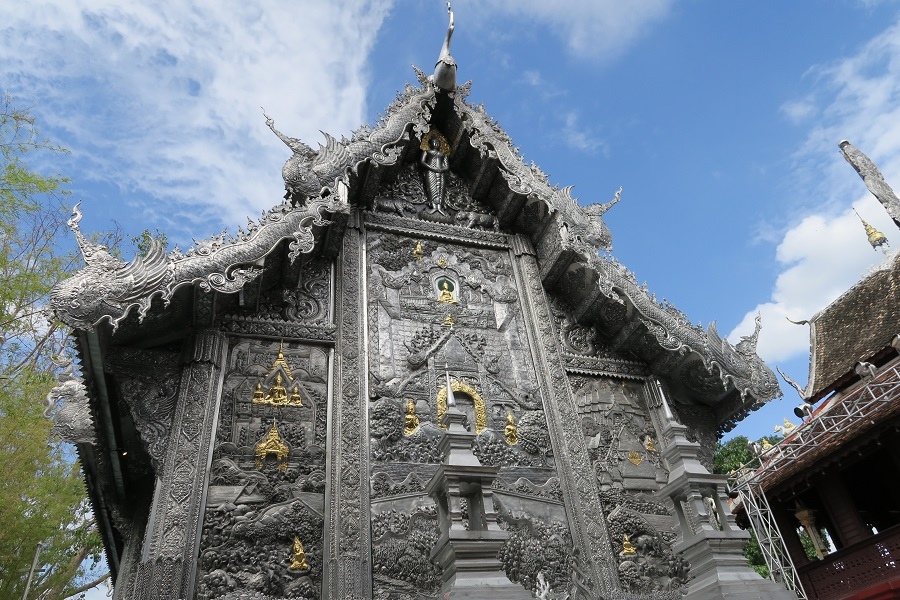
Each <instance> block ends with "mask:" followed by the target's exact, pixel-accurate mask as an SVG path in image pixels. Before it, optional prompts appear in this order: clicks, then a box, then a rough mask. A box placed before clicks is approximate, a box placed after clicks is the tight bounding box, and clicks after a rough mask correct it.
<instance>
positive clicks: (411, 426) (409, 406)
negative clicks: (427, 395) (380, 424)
mask: <svg viewBox="0 0 900 600" xmlns="http://www.w3.org/2000/svg"><path fill="white" fill-rule="evenodd" d="M418 428H419V417H417V416H416V403H415V402H413V401H412V400H407V401H406V417H405V419H404V426H403V435H412V434H413V433H415V432H416V429H418Z"/></svg>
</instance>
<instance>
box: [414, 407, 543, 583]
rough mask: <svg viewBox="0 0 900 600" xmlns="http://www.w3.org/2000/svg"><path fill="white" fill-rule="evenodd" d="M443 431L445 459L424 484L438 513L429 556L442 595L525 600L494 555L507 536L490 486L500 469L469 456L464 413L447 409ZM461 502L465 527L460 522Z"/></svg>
mask: <svg viewBox="0 0 900 600" xmlns="http://www.w3.org/2000/svg"><path fill="white" fill-rule="evenodd" d="M441 422H442V424H443V425H445V426H446V427H447V432H446V433H445V434H444V436H443V437H442V438H441V441H440V442H439V448H440V450H441V452H442V454H443V455H444V461H443V462H442V463H441V465H440V466H439V467H438V470H437V472H436V473H435V474H434V476H433V477H432V478H431V480H430V481H429V482H428V485H426V486H425V491H426V492H427V493H428V495H429V496H431V497H432V498H433V499H434V501H435V504H436V505H437V510H438V522H439V523H440V527H441V536H440V537H439V538H438V541H437V543H436V544H435V546H434V549H433V550H432V551H431V558H432V560H434V561H435V562H436V563H438V564H439V565H440V566H441V568H442V569H443V575H442V578H443V585H442V587H441V595H442V597H447V598H458V599H459V600H467V599H471V600H476V599H478V600H480V599H482V598H496V599H497V600H528V599H530V598H531V597H532V596H531V592H529V591H527V590H526V589H525V588H524V587H522V586H521V585H518V584H516V583H513V582H512V581H510V580H509V577H507V576H506V573H504V572H503V565H502V564H501V563H500V560H499V558H498V555H499V553H500V549H501V548H502V547H503V544H504V543H505V542H506V540H507V539H508V538H509V534H508V533H507V532H506V531H504V530H503V529H501V528H500V525H499V524H498V523H497V515H496V512H495V511H494V503H493V499H492V495H491V484H492V483H493V482H494V480H495V479H496V478H497V474H498V473H499V472H500V467H488V466H484V465H482V464H481V462H480V461H479V460H478V457H476V456H475V454H474V453H473V452H472V444H473V443H474V441H475V434H474V433H472V432H471V431H469V430H468V428H467V427H466V415H465V413H463V412H461V411H460V410H459V409H458V408H456V406H448V408H447V410H446V412H444V414H443V415H442V417H441ZM462 500H465V502H466V509H467V513H468V523H466V522H464V521H463V513H462V510H461V509H462Z"/></svg>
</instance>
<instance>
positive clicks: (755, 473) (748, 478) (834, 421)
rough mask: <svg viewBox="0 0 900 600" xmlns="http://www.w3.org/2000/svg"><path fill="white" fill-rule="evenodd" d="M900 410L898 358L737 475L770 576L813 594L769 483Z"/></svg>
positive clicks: (735, 486)
mask: <svg viewBox="0 0 900 600" xmlns="http://www.w3.org/2000/svg"><path fill="white" fill-rule="evenodd" d="M898 412H900V369H898V365H897V363H896V361H895V362H894V363H892V364H891V365H889V366H887V367H885V368H883V369H882V370H881V372H880V373H877V374H876V375H875V376H874V377H871V378H867V379H864V380H863V381H861V382H860V383H859V384H858V385H857V386H855V387H853V388H851V389H849V390H848V391H847V392H845V393H844V394H842V395H840V396H835V397H834V398H832V399H829V400H828V401H826V402H825V403H823V404H822V405H821V406H820V407H819V408H818V409H817V410H816V411H815V412H813V413H812V415H810V416H809V417H808V418H807V419H806V421H804V422H803V423H802V424H800V425H799V426H798V427H797V428H796V429H794V430H793V431H791V432H790V433H789V434H788V435H787V437H786V438H785V439H783V440H782V441H781V442H779V443H778V445H776V446H775V447H774V448H772V449H771V450H767V451H765V452H763V453H762V454H761V456H760V457H759V458H757V459H754V461H753V462H751V463H750V464H748V465H745V466H744V467H742V468H741V469H739V471H738V472H736V473H734V474H733V476H732V477H731V480H730V481H731V485H732V490H733V491H736V492H737V493H738V495H739V498H740V499H741V502H743V504H744V508H745V510H746V511H747V516H748V517H749V519H750V523H751V525H752V527H753V530H754V532H755V533H756V537H757V540H758V541H759V547H760V550H761V551H762V555H763V559H764V560H765V562H766V565H767V566H768V567H769V572H770V573H771V575H770V577H771V578H772V579H773V580H774V581H778V582H779V583H782V584H783V585H784V586H785V587H786V588H787V589H789V590H793V591H795V592H796V593H797V596H798V597H799V598H803V599H804V600H806V598H807V595H806V592H805V591H804V589H803V585H802V584H801V582H800V579H799V577H798V576H797V570H796V568H795V566H794V563H793V561H792V560H791V557H790V554H789V552H788V549H787V546H786V545H785V543H784V538H783V536H782V533H781V530H780V529H779V527H778V524H777V523H776V522H775V519H774V517H773V515H772V511H771V508H770V506H769V502H768V499H767V498H766V494H765V491H764V487H766V486H771V485H774V484H776V483H780V482H781V481H784V480H786V479H787V478H789V477H791V476H792V475H793V474H795V473H796V472H798V471H800V470H801V469H802V468H804V467H808V466H809V465H807V464H805V462H806V461H805V460H804V459H806V458H807V457H809V456H810V455H812V454H813V453H815V452H821V453H824V452H828V451H830V449H829V448H827V444H826V442H829V441H830V442H833V441H834V440H839V442H840V443H843V442H844V441H845V440H851V439H853V438H855V437H856V435H857V434H859V433H860V432H862V431H864V430H866V429H868V428H869V427H871V426H873V425H875V424H876V423H878V422H879V421H881V420H883V419H885V418H887V417H890V416H892V415H893V414H894V413H898Z"/></svg>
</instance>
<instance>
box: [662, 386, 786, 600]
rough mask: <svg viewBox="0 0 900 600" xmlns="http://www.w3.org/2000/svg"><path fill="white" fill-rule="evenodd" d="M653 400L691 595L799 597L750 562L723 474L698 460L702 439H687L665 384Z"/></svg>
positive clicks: (698, 598) (708, 598)
mask: <svg viewBox="0 0 900 600" xmlns="http://www.w3.org/2000/svg"><path fill="white" fill-rule="evenodd" d="M655 395H656V398H654V399H655V400H656V401H655V402H651V403H650V405H651V407H652V408H653V409H655V410H656V412H657V415H656V418H657V420H658V421H659V422H660V423H662V425H663V431H662V436H661V437H662V438H663V439H662V442H663V444H664V446H665V447H664V449H663V451H662V455H663V459H664V460H665V461H666V464H667V465H668V467H669V481H668V483H667V484H666V485H665V487H663V488H662V489H661V490H660V491H659V492H658V495H659V496H661V497H668V498H670V499H671V500H672V503H673V504H674V505H675V514H676V516H677V519H678V526H679V528H680V530H681V539H680V540H679V541H678V542H676V543H675V545H674V546H673V547H672V549H673V550H674V551H675V552H677V553H680V554H682V555H683V556H684V558H685V560H686V561H687V562H688V564H689V565H690V573H691V576H692V578H691V580H690V582H689V583H688V585H687V593H686V597H687V598H689V599H690V600H721V599H723V598H725V599H734V600H738V599H744V598H747V599H748V600H749V599H750V598H754V599H765V600H796V598H797V595H796V594H794V593H793V592H789V591H788V590H787V589H785V588H784V587H783V586H781V585H779V584H778V583H775V582H774V581H770V580H766V579H762V578H761V577H760V576H759V574H758V573H757V572H756V571H754V570H753V569H751V568H750V567H749V566H748V565H747V559H746V558H744V554H743V552H744V545H745V544H746V543H747V541H748V540H749V539H750V534H749V533H747V532H746V531H743V530H741V529H740V528H738V527H737V525H736V524H735V521H734V515H732V514H731V512H730V511H728V510H726V508H725V507H726V503H725V502H724V498H725V488H726V480H727V478H726V477H725V476H724V475H715V474H712V473H710V472H709V471H708V470H707V469H706V467H704V466H703V464H702V463H701V462H700V460H699V453H700V444H698V443H696V442H691V441H690V440H688V439H687V436H686V433H687V428H686V427H685V426H684V425H681V424H680V423H678V422H677V421H675V419H674V417H673V416H672V412H671V410H670V408H669V406H668V403H667V401H666V399H665V396H664V395H663V393H662V389H661V388H660V387H659V386H656V392H655Z"/></svg>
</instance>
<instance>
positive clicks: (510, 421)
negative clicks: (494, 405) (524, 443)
mask: <svg viewBox="0 0 900 600" xmlns="http://www.w3.org/2000/svg"><path fill="white" fill-rule="evenodd" d="M503 435H504V436H505V437H506V443H507V444H509V445H510V446H515V445H516V444H518V443H519V428H518V427H516V418H515V417H514V416H513V414H512V413H506V427H504V428H503Z"/></svg>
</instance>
